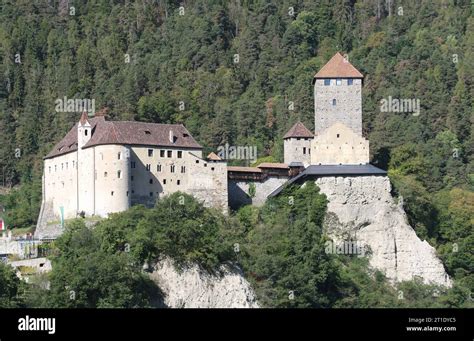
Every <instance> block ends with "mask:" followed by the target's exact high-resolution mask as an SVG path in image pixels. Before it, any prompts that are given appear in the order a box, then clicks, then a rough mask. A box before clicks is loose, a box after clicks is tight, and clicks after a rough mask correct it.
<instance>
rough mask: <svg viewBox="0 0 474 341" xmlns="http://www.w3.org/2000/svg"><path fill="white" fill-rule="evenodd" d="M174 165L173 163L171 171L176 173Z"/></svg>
mask: <svg viewBox="0 0 474 341" xmlns="http://www.w3.org/2000/svg"><path fill="white" fill-rule="evenodd" d="M174 168H175V167H174V165H171V173H174Z"/></svg>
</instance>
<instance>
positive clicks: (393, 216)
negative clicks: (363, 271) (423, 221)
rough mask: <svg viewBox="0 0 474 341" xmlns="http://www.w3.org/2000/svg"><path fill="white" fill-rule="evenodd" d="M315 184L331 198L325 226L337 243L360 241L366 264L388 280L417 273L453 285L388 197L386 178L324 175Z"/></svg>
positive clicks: (424, 243) (435, 257)
mask: <svg viewBox="0 0 474 341" xmlns="http://www.w3.org/2000/svg"><path fill="white" fill-rule="evenodd" d="M316 184H317V185H318V186H319V187H320V188H321V191H322V192H323V193H324V194H326V196H327V198H328V200H329V203H328V214H327V216H326V219H325V228H326V231H327V233H328V234H329V236H330V237H331V238H332V239H333V240H334V241H335V243H336V244H337V243H341V242H344V241H348V240H350V241H354V242H356V243H358V244H360V245H363V248H364V250H366V251H367V252H368V253H369V263H370V265H371V266H372V267H374V268H376V269H379V270H381V271H382V272H384V273H385V275H386V276H387V278H388V279H389V280H391V281H392V282H399V281H404V280H411V279H414V277H417V276H418V277H421V278H422V279H423V281H424V282H425V283H433V284H439V285H444V286H451V280H450V278H449V277H448V275H447V274H446V272H445V270H444V267H443V264H442V263H441V261H440V260H439V258H438V257H437V256H436V252H435V249H434V248H433V247H432V246H431V245H429V244H428V242H426V241H422V240H420V239H419V238H418V236H417V235H416V233H415V231H414V230H413V228H412V227H411V226H410V225H409V224H408V220H407V217H406V214H405V212H404V210H403V207H402V205H399V204H397V203H395V201H394V199H393V198H392V196H391V185H390V180H389V178H388V177H386V176H359V177H323V178H319V179H317V180H316Z"/></svg>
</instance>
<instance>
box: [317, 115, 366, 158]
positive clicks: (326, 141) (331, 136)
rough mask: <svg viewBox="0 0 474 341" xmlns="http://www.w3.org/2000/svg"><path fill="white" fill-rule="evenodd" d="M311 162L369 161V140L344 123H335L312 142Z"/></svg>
mask: <svg viewBox="0 0 474 341" xmlns="http://www.w3.org/2000/svg"><path fill="white" fill-rule="evenodd" d="M311 149H312V151H311V164H313V165H319V164H322V165H339V164H366V163H369V141H368V140H366V139H364V138H363V137H361V136H360V135H357V134H355V133H354V132H353V131H352V130H351V129H349V128H348V127H346V126H345V125H344V124H342V123H339V122H338V123H335V124H334V125H332V126H331V127H329V128H328V129H326V130H325V131H324V132H322V133H321V134H319V135H318V136H316V137H315V138H314V140H313V141H312V142H311Z"/></svg>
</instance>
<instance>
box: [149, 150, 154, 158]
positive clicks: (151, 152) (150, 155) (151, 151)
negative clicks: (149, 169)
mask: <svg viewBox="0 0 474 341" xmlns="http://www.w3.org/2000/svg"><path fill="white" fill-rule="evenodd" d="M148 156H149V157H152V156H153V149H148Z"/></svg>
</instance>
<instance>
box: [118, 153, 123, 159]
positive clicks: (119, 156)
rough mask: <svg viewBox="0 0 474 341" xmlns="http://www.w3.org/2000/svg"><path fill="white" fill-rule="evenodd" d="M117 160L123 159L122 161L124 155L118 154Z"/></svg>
mask: <svg viewBox="0 0 474 341" xmlns="http://www.w3.org/2000/svg"><path fill="white" fill-rule="evenodd" d="M117 159H118V160H121V159H122V153H121V152H118V153H117Z"/></svg>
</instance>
